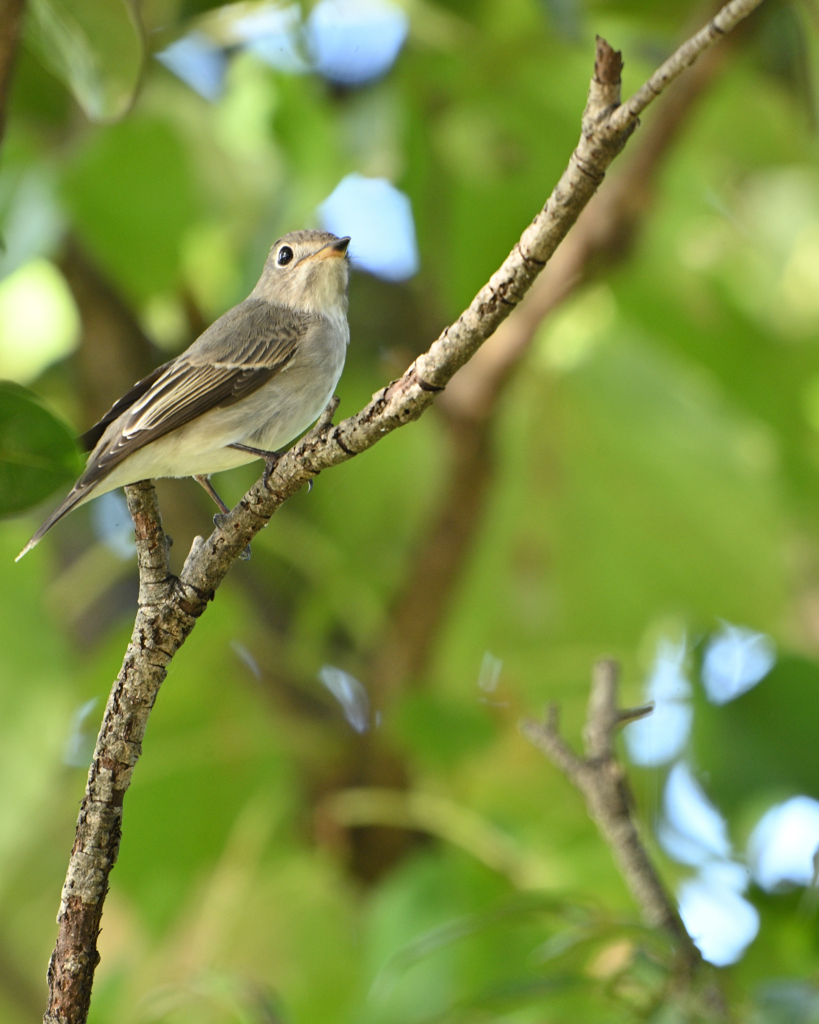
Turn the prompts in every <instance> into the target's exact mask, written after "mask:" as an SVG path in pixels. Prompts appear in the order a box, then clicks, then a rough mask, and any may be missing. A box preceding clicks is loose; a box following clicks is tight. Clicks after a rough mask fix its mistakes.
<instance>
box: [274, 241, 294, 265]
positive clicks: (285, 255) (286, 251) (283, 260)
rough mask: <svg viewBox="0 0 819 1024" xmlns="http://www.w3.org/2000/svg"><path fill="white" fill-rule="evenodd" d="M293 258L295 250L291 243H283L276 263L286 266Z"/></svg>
mask: <svg viewBox="0 0 819 1024" xmlns="http://www.w3.org/2000/svg"><path fill="white" fill-rule="evenodd" d="M292 259H293V250H292V249H291V248H290V246H289V245H283V246H282V247H281V249H279V252H278V255H277V256H276V263H278V265H279V266H280V267H286V266H287V264H288V263H290V261H291V260H292Z"/></svg>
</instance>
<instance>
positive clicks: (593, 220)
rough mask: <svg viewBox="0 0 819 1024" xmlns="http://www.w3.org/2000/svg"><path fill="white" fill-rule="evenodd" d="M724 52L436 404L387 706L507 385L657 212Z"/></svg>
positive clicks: (470, 536) (424, 626)
mask: <svg viewBox="0 0 819 1024" xmlns="http://www.w3.org/2000/svg"><path fill="white" fill-rule="evenodd" d="M726 51H727V47H725V46H721V47H715V48H712V49H711V50H709V51H708V52H707V53H706V54H704V56H703V58H702V59H701V60H700V61H698V62H697V63H696V65H695V66H694V67H693V68H692V69H691V71H690V72H689V73H688V74H687V75H685V77H684V78H683V79H681V80H680V81H679V82H677V83H676V86H675V88H672V89H671V90H669V92H668V93H667V94H666V95H665V96H664V97H663V104H662V111H661V112H660V113H659V114H658V115H657V116H655V117H654V118H653V119H652V121H651V124H650V125H649V126H648V127H647V128H646V129H645V130H644V131H643V132H641V134H640V138H639V145H638V146H637V147H636V148H635V150H634V152H633V153H632V155H631V157H630V159H629V161H628V164H627V166H626V167H625V168H624V169H623V170H622V171H621V172H620V173H619V174H617V175H616V176H615V177H614V178H612V179H611V180H608V181H607V182H606V186H605V188H603V189H601V190H600V191H599V192H598V193H597V194H596V195H595V196H594V198H593V199H592V201H591V202H590V203H589V204H588V206H587V207H586V208H585V209H584V210H583V212H582V213H581V215H580V217H579V218H578V220H577V223H576V224H575V226H574V227H573V228H572V231H571V232H570V234H569V235H568V236H567V238H566V239H565V240H564V242H563V244H562V245H561V246H560V248H559V249H558V250H557V252H556V253H555V255H554V258H553V259H552V260H550V261H549V264H548V266H547V267H546V268H545V270H544V272H543V273H542V274H541V275H540V276H539V277H538V279H537V281H536V282H535V284H534V285H533V286H532V288H531V290H530V291H529V293H528V295H527V296H526V298H525V299H524V301H523V302H522V303H521V304H520V305H519V306H518V307H517V309H515V310H514V312H513V313H512V314H511V316H510V317H509V318H508V319H507V320H505V321H504V322H503V323H502V324H501V325H500V327H499V328H498V329H497V331H495V333H494V334H493V335H492V337H491V338H489V339H488V340H487V341H486V343H485V344H484V345H483V346H482V347H481V348H480V349H479V350H478V351H477V352H476V353H475V356H474V357H473V358H472V359H471V360H470V361H469V362H468V363H467V364H466V365H465V366H462V367H461V369H460V370H458V372H457V373H456V374H455V376H454V377H453V378H452V380H451V381H450V383H449V385H448V386H447V389H446V391H445V392H444V393H443V394H442V395H441V397H440V399H439V400H438V402H437V403H436V408H437V409H438V411H439V412H441V413H442V414H443V420H444V426H445V430H446V433H447V440H448V442H449V459H450V462H449V466H448V471H447V482H446V487H445V489H444V493H443V494H442V496H441V499H440V502H439V504H438V507H437V509H436V510H435V512H434V513H433V517H432V522H431V523H430V524H428V526H427V528H426V529H424V530H423V531H422V537H421V544H420V547H419V550H417V551H415V552H414V554H413V557H412V559H411V566H412V567H411V571H410V573H409V576H408V578H407V580H406V581H405V583H404V585H403V586H402V588H401V589H400V591H399V592H398V594H397V595H396V597H395V599H394V602H393V607H392V610H391V613H390V616H389V619H388V622H387V625H386V628H385V630H384V633H383V635H382V636H380V637H379V638H378V640H377V642H376V644H375V645H374V648H373V652H372V654H371V665H372V667H371V685H372V688H373V692H375V693H377V695H378V698H379V700H380V701H381V702H382V706H383V704H384V703H385V702H386V701H388V700H389V698H390V695H391V694H394V693H395V692H397V691H399V690H400V689H401V688H402V687H403V686H405V685H407V684H409V685H412V684H413V683H418V682H420V681H421V680H422V679H423V676H424V671H425V669H426V667H427V664H428V662H429V658H430V656H431V653H432V651H433V649H434V645H435V641H436V639H437V637H438V634H439V631H440V628H441V624H442V623H443V622H445V621H446V609H447V607H448V605H449V603H450V602H451V601H452V599H453V593H454V589H455V586H456V584H457V581H458V580H459V578H460V573H461V570H462V568H463V565H464V563H465V561H466V559H467V557H468V554H469V551H470V549H471V547H472V543H473V540H474V537H475V535H476V533H477V531H478V529H479V528H480V523H481V520H482V516H483V513H484V510H485V507H486V501H487V496H488V494H489V493H490V490H491V486H492V481H493V476H494V469H495V465H494V452H493V444H492V439H493V435H494V426H495V414H496V412H497V409H498V406H499V404H500V401H501V398H502V396H503V394H504V393H505V390H506V387H507V385H508V384H509V383H510V382H511V380H512V379H513V377H514V375H515V373H516V371H517V369H518V368H519V367H520V365H521V363H522V362H523V360H524V358H525V356H526V354H527V352H528V351H529V349H530V348H531V345H532V343H533V341H534V339H535V337H536V336H537V333H538V330H539V328H540V325H541V324H542V323H543V321H544V320H545V319H546V317H548V316H549V315H550V314H551V313H552V312H553V311H554V310H555V309H556V308H557V307H558V306H560V305H561V303H563V302H565V300H566V299H567V298H568V297H569V296H570V295H571V294H572V293H573V292H575V291H576V290H577V289H578V288H579V287H580V286H581V285H583V284H584V283H586V282H587V281H589V280H590V279H593V278H594V277H596V276H598V275H600V274H601V273H602V272H604V271H605V270H607V269H609V268H610V267H611V266H612V264H614V263H616V262H618V261H620V260H623V259H624V258H625V257H626V256H627V255H628V253H629V251H630V248H631V242H632V239H633V238H634V236H635V235H636V234H637V233H638V231H639V229H640V227H641V225H642V223H643V221H644V220H645V218H646V216H647V214H648V213H649V211H650V208H651V206H652V203H653V199H654V193H655V188H654V185H655V182H656V179H657V176H658V174H659V173H660V170H661V168H662V166H663V162H664V159H665V158H666V157H667V155H668V152H669V150H670V149H671V148H672V146H673V145H674V143H675V142H676V141H677V139H678V137H679V136H680V134H681V133H682V131H683V130H684V128H685V127H686V125H687V124H688V121H689V118H690V115H691V113H692V111H693V110H694V108H695V106H696V102H697V100H698V99H699V97H700V95H701V94H702V93H703V91H704V90H705V89H706V88H707V86H708V85H709V84H710V82H711V81H712V80H713V78H714V77H715V76H716V74H717V72H718V71H719V69H720V68H721V67H722V64H723V62H724V60H725V56H726Z"/></svg>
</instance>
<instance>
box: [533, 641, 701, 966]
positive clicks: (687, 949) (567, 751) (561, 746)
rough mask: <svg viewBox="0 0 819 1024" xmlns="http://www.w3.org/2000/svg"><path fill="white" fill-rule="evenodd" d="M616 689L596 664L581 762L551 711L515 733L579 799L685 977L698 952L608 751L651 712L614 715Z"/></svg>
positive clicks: (614, 678) (606, 666)
mask: <svg viewBox="0 0 819 1024" xmlns="http://www.w3.org/2000/svg"><path fill="white" fill-rule="evenodd" d="M617 688H618V667H617V663H616V662H614V661H611V660H609V659H604V660H602V661H599V662H598V663H597V664H596V665H595V667H594V672H593V674H592V686H591V693H590V696H589V706H588V712H587V715H586V726H585V728H584V730H583V743H584V747H585V752H586V756H585V757H579V756H578V755H577V754H575V752H574V751H573V750H572V749H571V747H570V746H569V745H568V743H566V741H565V740H564V739H563V737H562V736H561V735H560V731H559V721H558V710H557V708H556V706H554V705H552V706H551V707H550V708H549V712H548V715H547V719H546V722H545V723H540V722H535V721H532V720H531V719H524V721H522V722H521V723H520V730H521V732H522V733H523V735H524V736H525V737H526V738H527V739H528V740H529V741H530V742H531V743H533V744H534V746H536V747H537V748H538V750H541V751H542V752H543V753H544V754H545V755H546V756H547V757H548V758H549V760H550V761H551V762H552V763H553V764H554V765H555V767H556V768H558V769H559V770H560V771H561V772H562V773H563V774H564V775H565V776H566V778H567V779H568V780H569V781H570V782H571V783H572V784H573V785H574V786H576V787H577V789H579V790H580V792H581V793H582V794H583V796H584V798H585V800H586V805H587V807H588V809H589V814H590V815H591V817H592V819H593V820H594V822H595V824H596V825H597V827H598V828H599V829H600V832H601V833H602V835H603V838H604V839H605V840H606V842H607V843H608V845H609V847H610V848H611V850H612V853H613V855H614V858H615V860H616V862H617V864H618V867H619V868H620V871H621V873H622V875H623V877H624V879H625V881H626V884H627V885H628V887H629V889H630V890H631V894H632V895H633V896H634V899H635V900H636V902H637V904H638V906H639V907H640V909H641V911H642V913H643V917H644V919H645V921H646V924H648V925H649V926H650V927H652V928H662V929H664V930H665V932H666V933H667V934H668V935H669V936H670V938H671V939H672V941H673V942H674V943H675V945H676V947H677V954H678V957H679V962H680V967H681V969H682V971H683V972H684V973H686V974H690V973H691V972H692V971H693V970H694V969H695V968H696V967H697V966H698V965H699V964H700V962H701V958H700V954H699V951H698V949H697V947H696V946H695V945H694V943H693V941H692V939H691V936H690V935H689V934H688V932H687V931H686V929H685V925H684V924H683V923H682V920H681V918H680V915H679V914H678V913H677V909H676V907H675V906H674V904H673V902H672V900H671V898H670V896H669V895H668V893H667V892H666V890H665V888H664V886H663V884H662V882H661V881H660V878H659V875H658V874H657V872H656V870H655V868H654V865H653V864H652V863H651V859H650V858H649V856H648V852H647V851H646V848H645V846H644V845H643V842H642V840H641V839H640V835H639V832H638V830H637V826H636V825H635V823H634V819H633V817H632V808H633V805H634V801H633V799H632V796H631V792H630V789H629V786H628V781H627V779H626V773H625V770H624V769H623V766H622V765H621V764H620V762H619V761H618V759H617V755H616V753H615V750H614V735H615V732H616V731H617V730H618V729H619V728H620V726H621V725H622V724H623V722H625V721H631V720H633V719H634V718H642V717H643V716H644V715H646V714H648V713H649V711H650V710H651V709H650V708H648V707H640V708H633V709H627V710H620V709H619V708H618V707H617Z"/></svg>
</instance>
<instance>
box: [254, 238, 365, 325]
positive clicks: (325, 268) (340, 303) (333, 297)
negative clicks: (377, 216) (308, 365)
mask: <svg viewBox="0 0 819 1024" xmlns="http://www.w3.org/2000/svg"><path fill="white" fill-rule="evenodd" d="M349 242H350V239H349V238H338V237H337V236H336V235H331V234H330V232H329V231H291V232H290V233H289V234H287V235H283V236H282V237H281V238H280V239H279V240H278V241H277V242H275V243H274V245H273V247H272V249H271V250H270V254H269V256H268V257H267V261H266V263H265V265H264V270H263V271H262V276H261V277H260V278H259V283H258V284H257V285H256V287H255V288H254V289H253V292H252V293H251V295H252V296H253V297H255V298H259V299H265V300H266V301H267V302H275V303H279V304H280V305H283V306H290V307H291V308H292V309H298V310H300V311H302V312H306V313H323V314H324V315H325V316H338V315H345V314H346V312H347V281H348V278H349V274H350V269H349V268H350V263H349V258H348V256H347V246H348V245H349Z"/></svg>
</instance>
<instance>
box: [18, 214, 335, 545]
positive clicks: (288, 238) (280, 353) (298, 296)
mask: <svg viewBox="0 0 819 1024" xmlns="http://www.w3.org/2000/svg"><path fill="white" fill-rule="evenodd" d="M349 241H350V239H349V238H337V237H336V236H335V235H331V234H329V233H328V232H326V231H293V232H291V233H290V234H288V235H285V236H284V237H283V238H280V239H279V240H278V242H276V243H275V245H274V246H273V248H272V249H271V250H270V254H269V256H268V257H267V261H266V262H265V265H264V270H263V271H262V276H261V277H260V278H259V283H258V284H257V285H256V287H255V288H254V289H253V291H252V292H251V293H250V295H249V296H248V298H246V299H245V300H244V302H240V303H239V305H238V306H234V308H233V309H231V310H229V311H228V312H227V313H225V315H224V316H222V317H220V318H219V319H218V320H217V321H216V322H215V323H214V324H212V325H211V326H210V327H209V328H208V329H207V330H206V331H205V332H204V333H203V334H202V335H200V337H199V338H197V339H196V341H195V342H194V343H193V344H192V345H191V346H190V348H188V349H186V350H185V351H184V352H183V353H182V354H181V355H179V356H177V357H176V359H172V360H171V361H170V362H169V363H165V364H164V365H163V366H159V367H157V369H156V370H154V371H153V373H150V374H148V376H147V377H145V378H144V379H143V380H141V381H139V383H138V384H135V385H134V386H133V387H132V388H131V390H130V391H129V392H128V393H127V394H125V395H123V397H122V398H121V399H120V400H119V401H118V402H116V403H115V404H114V406H113V407H112V408H111V409H110V410H109V411H108V412H107V413H106V414H105V415H104V416H103V417H102V419H101V420H100V421H99V423H97V424H96V426H93V427H92V428H91V429H90V430H89V431H88V432H87V433H86V434H84V435H83V436H82V438H81V439H80V440H81V442H83V443H84V444H85V447H86V450H90V452H91V454H90V455H89V456H88V462H87V464H86V467H85V470H84V472H83V474H82V476H80V478H79V480H77V482H76V483H75V484H74V486H73V487H72V489H71V491H70V492H69V493H68V495H67V496H66V498H65V499H64V501H63V502H62V503H61V504H60V505H59V506H58V507H57V508H56V509H55V510H54V511H53V512H52V513H51V515H50V516H49V517H48V519H46V521H45V522H44V523H43V525H42V526H41V527H40V529H39V530H38V531H37V532H36V533H35V534H34V536H33V537H32V538H31V540H30V541H29V542H28V544H26V546H25V547H24V548H23V550H22V551H21V552H20V554H19V555H18V556H17V559H16V561H19V560H20V559H21V558H22V557H23V555H25V554H26V553H27V552H28V551H30V550H31V549H32V548H33V547H34V545H35V544H37V543H38V542H39V541H40V539H41V538H42V537H43V535H44V534H45V533H46V532H47V531H48V530H50V529H51V527H52V526H53V525H54V524H55V523H56V522H57V520H59V519H62V517H63V516H64V515H65V514H66V513H67V512H70V511H71V510H72V509H73V508H76V507H77V506H78V505H82V504H84V503H85V502H86V501H90V500H91V498H95V497H97V495H99V494H105V493H106V492H107V491H112V490H114V488H116V487H122V486H124V485H125V484H132V483H135V482H136V481H137V480H146V479H151V478H155V477H163V476H177V477H178V476H192V477H194V478H195V479H196V480H198V482H199V483H200V484H202V486H203V487H204V488H205V489H206V490H207V491H208V493H209V494H210V495H211V497H212V498H213V499H214V500H215V501H216V503H217V504H218V505H219V507H220V508H221V510H222V511H223V512H227V511H228V509H227V506H226V505H225V504H224V502H223V501H222V500H221V499H220V498H219V496H218V495H217V494H216V492H215V491H214V489H213V487H212V486H211V483H210V479H209V477H210V474H211V473H218V472H220V471H221V470H223V469H232V468H233V467H234V466H241V465H243V464H244V463H246V462H251V461H252V460H253V459H259V458H261V459H264V460H265V461H266V463H267V470H266V472H269V470H270V468H272V466H273V465H274V464H275V460H276V458H277V457H278V449H280V448H282V447H283V446H284V445H286V444H287V443H288V442H290V441H292V440H293V438H294V437H297V436H298V435H299V434H300V433H301V432H302V431H303V430H306V429H307V427H308V426H310V424H311V423H312V422H313V421H314V420H316V419H317V418H318V416H319V414H320V413H321V411H322V410H323V409H324V407H325V406H326V405H327V403H328V402H329V401H330V399H331V398H332V396H333V391H334V390H335V386H336V384H337V383H338V379H339V377H340V376H341V371H342V369H343V367H344V357H345V355H346V353H347V344H348V342H349V340H350V329H349V327H348V326H347V282H348V277H349V260H348V257H347V245H348V244H349Z"/></svg>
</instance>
